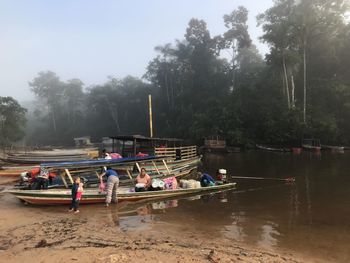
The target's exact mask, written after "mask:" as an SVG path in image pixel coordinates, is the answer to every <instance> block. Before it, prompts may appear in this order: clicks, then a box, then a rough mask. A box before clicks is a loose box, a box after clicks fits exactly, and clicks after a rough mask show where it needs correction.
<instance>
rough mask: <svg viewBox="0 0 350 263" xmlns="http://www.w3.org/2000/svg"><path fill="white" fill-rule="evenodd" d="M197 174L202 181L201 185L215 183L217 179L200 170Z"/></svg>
mask: <svg viewBox="0 0 350 263" xmlns="http://www.w3.org/2000/svg"><path fill="white" fill-rule="evenodd" d="M197 176H198V179H199V180H200V182H201V186H202V187H207V186H213V185H215V180H214V179H213V177H211V176H210V175H209V174H205V173H201V172H198V173H197Z"/></svg>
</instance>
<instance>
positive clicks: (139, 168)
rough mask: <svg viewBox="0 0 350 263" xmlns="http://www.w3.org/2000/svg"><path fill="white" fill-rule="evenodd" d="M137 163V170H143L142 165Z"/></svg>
mask: <svg viewBox="0 0 350 263" xmlns="http://www.w3.org/2000/svg"><path fill="white" fill-rule="evenodd" d="M135 164H136V167H137V170H139V172H141V167H140V165H139V163H135Z"/></svg>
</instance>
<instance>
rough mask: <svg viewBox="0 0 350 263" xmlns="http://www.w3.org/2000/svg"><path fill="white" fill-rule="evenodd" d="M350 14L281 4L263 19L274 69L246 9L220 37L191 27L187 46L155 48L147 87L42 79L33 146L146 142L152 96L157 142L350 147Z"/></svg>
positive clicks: (127, 81)
mask: <svg viewBox="0 0 350 263" xmlns="http://www.w3.org/2000/svg"><path fill="white" fill-rule="evenodd" d="M347 10H349V9H348V6H347V4H346V1H341V0H335V1H326V0H313V1H309V0H301V1H295V0H276V1H274V5H273V6H272V7H271V8H269V9H267V10H266V11H265V12H264V13H263V14H260V15H259V16H258V23H259V24H260V25H261V26H262V29H263V32H264V33H263V35H262V37H261V40H262V41H264V42H265V43H267V44H268V45H269V48H270V51H269V53H268V54H267V55H266V57H265V60H264V59H263V58H262V57H261V55H260V54H259V52H258V50H257V49H256V47H255V45H254V44H252V41H251V38H250V36H249V33H248V26H247V19H248V10H247V9H245V8H244V7H239V8H238V9H236V10H233V11H232V12H231V13H229V14H227V15H224V17H223V18H224V21H223V22H224V25H225V27H226V28H227V30H226V32H223V33H222V34H221V35H217V36H211V34H210V32H209V30H208V28H207V24H206V22H205V21H204V20H200V19H195V18H193V19H191V20H190V21H189V24H188V26H187V28H186V31H185V34H184V39H183V40H176V41H175V43H168V44H166V45H163V46H157V47H156V48H155V50H156V52H157V55H156V57H155V58H154V59H152V60H151V61H150V62H149V64H148V67H147V69H146V72H145V74H144V80H140V79H138V78H134V77H130V76H129V77H126V78H124V79H117V78H113V77H110V78H109V79H108V81H107V82H106V83H104V84H102V85H97V86H93V87H89V88H88V89H85V90H84V84H83V83H82V82H81V81H80V80H78V79H74V80H69V81H67V82H64V81H61V80H60V79H59V77H58V76H57V75H56V74H55V73H53V72H50V71H48V72H40V73H39V75H38V76H37V77H36V78H35V79H34V80H33V81H32V82H31V83H30V86H31V88H32V91H33V92H34V94H35V95H36V96H37V98H38V102H37V106H38V107H37V110H36V113H35V118H34V117H33V116H32V120H33V122H31V123H33V124H32V126H31V128H30V131H31V134H32V136H31V137H30V138H31V140H32V142H33V143H42V144H44V143H45V144H68V143H71V142H72V138H73V137H76V136H83V135H91V136H92V137H93V138H96V139H100V138H101V137H103V136H109V135H114V134H144V135H147V134H148V132H149V126H148V118H149V117H148V94H152V98H153V114H154V115H153V124H154V129H155V136H160V137H161V136H164V137H172V136H174V137H181V138H187V139H193V140H196V141H200V140H201V139H203V137H205V136H210V135H220V136H223V137H225V138H226V139H227V141H228V143H229V144H232V145H241V146H247V145H248V146H251V145H254V144H255V143H264V144H271V145H281V146H297V145H299V144H300V141H301V139H302V138H303V137H304V136H308V137H309V136H311V137H315V138H320V139H321V141H322V142H323V143H328V144H336V143H341V144H350V135H349V134H350V123H349V120H350V72H349V69H350V57H349V56H350V55H349V52H348V47H349V46H350V25H349V24H348V23H347V22H346V20H345V19H344V17H345V13H346V11H347ZM222 51H225V52H229V53H230V54H231V57H230V58H229V59H226V58H225V57H224V56H223V54H226V53H224V52H222ZM305 94H306V96H305ZM304 102H305V105H304ZM304 110H305V119H304Z"/></svg>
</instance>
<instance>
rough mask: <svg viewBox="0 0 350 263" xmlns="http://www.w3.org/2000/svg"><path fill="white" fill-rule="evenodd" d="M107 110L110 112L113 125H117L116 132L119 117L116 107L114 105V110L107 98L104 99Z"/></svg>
mask: <svg viewBox="0 0 350 263" xmlns="http://www.w3.org/2000/svg"><path fill="white" fill-rule="evenodd" d="M106 102H107V105H108V108H109V111H110V112H111V116H112V119H113V121H114V123H115V125H116V126H117V132H118V133H119V132H120V125H119V118H118V109H117V107H115V108H116V109H115V110H114V108H113V107H112V105H111V103H110V102H109V101H108V99H106Z"/></svg>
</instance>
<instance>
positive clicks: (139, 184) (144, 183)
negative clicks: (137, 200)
mask: <svg viewBox="0 0 350 263" xmlns="http://www.w3.org/2000/svg"><path fill="white" fill-rule="evenodd" d="M150 186H151V176H149V175H148V174H147V173H146V169H145V168H142V169H141V172H140V174H139V175H138V176H137V177H136V186H135V192H142V191H146V190H147V189H148V188H149V187H150Z"/></svg>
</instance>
